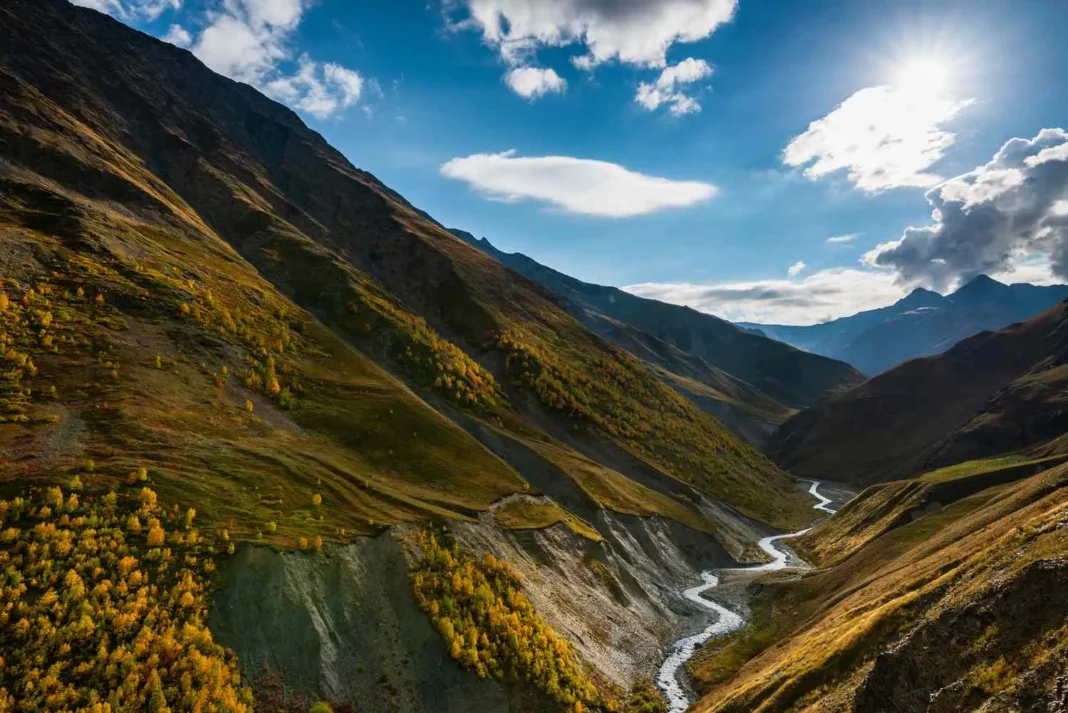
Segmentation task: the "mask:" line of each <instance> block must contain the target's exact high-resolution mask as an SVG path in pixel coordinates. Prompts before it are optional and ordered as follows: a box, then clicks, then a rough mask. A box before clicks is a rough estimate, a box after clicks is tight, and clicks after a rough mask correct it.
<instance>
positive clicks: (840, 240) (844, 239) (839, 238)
mask: <svg viewBox="0 0 1068 713" xmlns="http://www.w3.org/2000/svg"><path fill="white" fill-rule="evenodd" d="M859 237H860V233H849V234H848V235H832V236H831V237H829V238H827V240H825V241H824V242H826V243H827V244H828V245H846V244H848V243H851V242H853V241H854V240H856V239H857V238H859Z"/></svg>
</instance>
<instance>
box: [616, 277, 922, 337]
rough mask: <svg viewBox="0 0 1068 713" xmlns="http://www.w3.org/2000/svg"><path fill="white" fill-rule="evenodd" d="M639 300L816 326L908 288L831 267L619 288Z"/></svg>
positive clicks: (888, 301) (737, 317) (884, 301)
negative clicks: (782, 276) (789, 276)
mask: <svg viewBox="0 0 1068 713" xmlns="http://www.w3.org/2000/svg"><path fill="white" fill-rule="evenodd" d="M623 289H625V290H626V291H627V292H630V293H632V294H635V295H639V296H641V297H649V298H651V299H656V300H661V301H663V302H670V303H672V304H679V305H686V306H689V307H692V308H693V309H696V310H698V311H701V312H707V313H709V314H714V315H716V316H718V317H722V318H724V319H729V320H731V321H734V322H761V323H764V324H816V323H819V322H825V321H827V320H829V319H835V318H837V317H844V316H847V315H851V314H855V313H857V312H860V311H861V310H866V309H875V308H876V307H885V306H886V305H889V304H892V303H894V302H896V301H897V300H899V299H901V298H902V297H904V296H905V294H906V292H907V291H906V289H905V288H904V287H903V286H901V285H899V284H897V283H896V282H895V280H894V276H893V274H892V273H891V272H889V271H884V270H858V269H854V268H841V267H840V268H833V269H828V270H820V271H819V272H814V273H812V274H811V275H808V276H807V277H805V278H803V279H800V280H754V281H751V282H726V283H718V284H711V285H695V284H689V283H644V284H639V285H630V286H629V287H625V288H623Z"/></svg>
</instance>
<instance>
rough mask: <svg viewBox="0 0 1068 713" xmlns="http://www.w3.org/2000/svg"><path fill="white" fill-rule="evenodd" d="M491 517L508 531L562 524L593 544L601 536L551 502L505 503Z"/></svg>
mask: <svg viewBox="0 0 1068 713" xmlns="http://www.w3.org/2000/svg"><path fill="white" fill-rule="evenodd" d="M493 516H494V517H495V518H496V519H497V522H499V523H500V524H501V525H502V526H504V527H506V528H508V529H509V530H544V529H546V528H549V527H552V526H553V525H557V524H559V523H563V524H564V525H565V526H567V528H568V529H569V530H571V531H572V532H574V533H575V534H576V535H581V536H582V537H585V538H586V539H588V540H592V541H593V542H600V541H601V539H602V538H601V535H600V534H599V533H598V532H597V530H595V529H593V527H591V526H590V525H589V524H588V523H586V522H583V521H582V520H581V519H579V518H577V517H575V516H574V515H572V514H571V513H569V512H568V511H567V510H564V509H563V508H562V507H560V506H559V505H557V504H556V503H554V502H551V501H540V502H539V501H536V500H530V499H525V498H522V499H517V500H512V501H510V502H507V503H505V504H503V505H501V506H499V507H497V508H495V509H494V511H493Z"/></svg>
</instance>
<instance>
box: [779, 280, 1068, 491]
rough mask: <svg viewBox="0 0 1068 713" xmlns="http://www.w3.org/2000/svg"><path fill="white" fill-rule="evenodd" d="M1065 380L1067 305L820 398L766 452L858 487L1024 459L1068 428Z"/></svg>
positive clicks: (794, 468) (794, 467)
mask: <svg viewBox="0 0 1068 713" xmlns="http://www.w3.org/2000/svg"><path fill="white" fill-rule="evenodd" d="M991 282H993V281H991ZM981 285H982V283H980V287H979V288H977V289H975V290H974V291H969V292H968V294H975V293H978V292H980V291H984V292H985V291H986V289H987V288H985V287H982V286H981ZM1000 289H1001V288H996V290H997V291H1000ZM1006 289H1008V288H1006ZM985 298H986V297H985V296H984V297H983V299H985ZM1066 379H1068V302H1062V303H1061V304H1059V305H1057V306H1055V307H1054V308H1052V309H1050V310H1048V311H1046V312H1044V313H1042V314H1040V315H1039V316H1037V317H1034V318H1032V319H1030V320H1028V321H1027V322H1024V323H1021V324H1015V325H1012V326H1010V327H1007V328H1005V329H1003V330H1001V331H999V332H982V333H980V334H977V335H975V336H972V337H969V338H968V339H965V340H964V341H962V342H960V343H958V344H957V345H956V346H954V347H953V348H951V349H950V350H949V351H947V352H945V353H944V354H941V355H938V356H934V357H926V358H921V359H914V360H912V361H909V362H906V363H905V364H902V365H901V366H898V367H896V368H894V369H891V370H890V371H888V372H885V373H883V374H880V375H879V376H877V377H875V378H873V379H871V380H869V381H867V382H865V383H863V384H861V385H860V386H857V387H855V388H853V389H850V390H849V391H846V392H843V393H838V394H834V395H832V396H830V397H828V398H826V399H824V400H823V401H821V402H820V403H818V404H816V405H815V406H813V407H811V408H809V409H807V410H805V411H802V412H800V413H798V414H797V415H795V416H793V417H791V418H790V419H789V420H788V421H787V422H786V423H784V424H783V426H782V427H781V428H780V429H779V430H778V431H777V432H776V433H775V435H774V436H773V437H772V438H771V439H770V441H769V443H768V446H767V452H768V453H769V454H770V455H771V457H772V458H773V459H774V460H775V461H776V462H777V463H778V464H779V465H781V466H782V467H783V468H786V469H788V470H790V471H791V472H792V473H794V474H796V475H799V476H803V477H821V478H831V479H838V480H843V481H849V482H854V483H873V482H878V481H882V480H890V479H894V478H902V477H907V476H911V475H914V474H916V473H919V472H922V471H924V470H930V469H933V468H936V467H940V466H944V465H950V464H953V463H957V462H960V461H965V460H971V459H975V458H983V457H987V456H991V455H1000V454H1003V453H1009V452H1026V451H1028V450H1031V449H1034V448H1036V447H1039V446H1041V445H1042V444H1044V443H1045V442H1047V441H1051V440H1052V439H1056V438H1058V437H1059V436H1061V435H1062V434H1063V433H1064V432H1065V431H1066V430H1068V408H1066V405H1065V399H1064V387H1065V385H1066Z"/></svg>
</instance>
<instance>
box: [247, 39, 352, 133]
mask: <svg viewBox="0 0 1068 713" xmlns="http://www.w3.org/2000/svg"><path fill="white" fill-rule="evenodd" d="M299 65H300V68H299V69H298V70H297V72H296V73H295V74H293V75H291V76H282V77H278V78H277V79H273V80H271V81H270V82H268V83H267V84H266V85H264V91H265V92H266V93H267V94H269V95H271V96H273V97H275V98H277V99H278V100H279V101H283V102H285V103H287V104H289V105H290V106H292V107H294V108H295V109H298V110H299V111H306V112H308V113H309V114H311V115H312V116H315V117H318V118H320V119H326V118H328V117H330V116H333V115H334V114H336V113H337V112H338V111H339V110H341V109H345V108H347V107H350V106H352V105H353V104H355V103H356V102H357V101H359V99H360V96H361V95H362V93H363V77H361V76H360V75H359V74H357V73H356V72H354V71H352V70H351V69H346V68H344V67H342V66H340V65H337V64H333V63H327V64H322V65H320V64H319V63H317V62H314V61H312V59H311V58H310V57H308V56H307V55H303V56H302V57H301V58H300V61H299Z"/></svg>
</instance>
